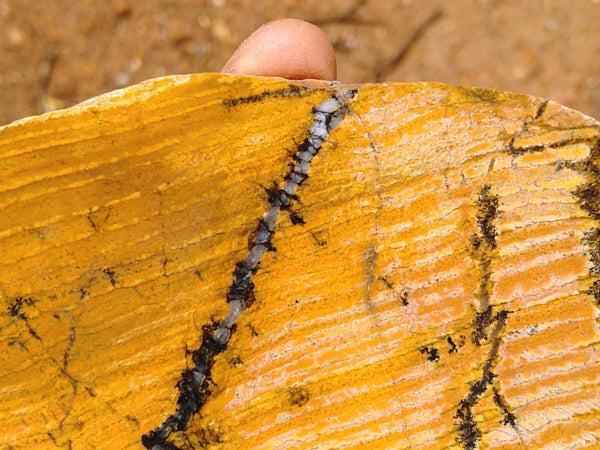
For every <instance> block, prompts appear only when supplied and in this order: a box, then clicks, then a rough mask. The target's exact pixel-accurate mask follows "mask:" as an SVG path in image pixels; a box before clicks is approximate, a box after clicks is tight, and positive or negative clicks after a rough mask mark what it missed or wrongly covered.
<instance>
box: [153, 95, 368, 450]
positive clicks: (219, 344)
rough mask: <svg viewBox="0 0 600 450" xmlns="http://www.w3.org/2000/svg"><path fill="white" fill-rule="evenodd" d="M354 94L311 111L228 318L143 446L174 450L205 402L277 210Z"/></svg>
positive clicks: (210, 332)
mask: <svg viewBox="0 0 600 450" xmlns="http://www.w3.org/2000/svg"><path fill="white" fill-rule="evenodd" d="M356 93H357V90H356V89H353V90H349V89H341V90H340V91H339V92H338V93H336V94H335V95H333V96H332V97H330V98H328V99H327V100H325V101H323V102H322V103H320V104H319V105H318V106H317V107H315V108H313V122H312V124H311V125H310V128H309V130H308V137H307V138H306V139H305V140H304V142H302V144H300V145H299V146H298V149H297V151H296V153H295V155H294V164H293V165H292V167H291V169H290V171H289V172H288V173H287V175H285V177H284V179H283V187H282V188H279V189H275V190H273V191H271V192H270V193H269V207H268V209H267V211H266V212H265V214H264V215H263V217H262V218H261V219H260V220H259V221H258V226H257V228H256V230H255V232H254V235H253V239H252V241H251V243H250V245H249V249H248V253H247V255H246V256H245V257H244V258H243V259H242V260H241V261H238V262H237V263H236V265H235V269H234V271H233V282H232V283H231V286H230V288H229V292H228V293H227V302H228V303H229V314H228V316H227V317H226V318H225V319H223V320H221V321H220V322H219V323H218V324H216V326H214V327H210V326H207V327H203V338H202V345H201V346H200V348H199V349H197V350H195V351H194V352H193V353H192V360H193V361H194V367H193V368H192V369H187V370H185V371H184V372H183V373H182V378H181V380H180V381H179V383H178V384H177V386H178V388H179V398H178V399H177V409H176V410H175V412H174V413H173V414H171V415H170V416H169V417H168V418H167V419H166V420H165V421H164V422H163V423H162V424H161V425H160V426H159V427H158V428H155V429H154V430H152V431H150V432H149V433H147V434H145V435H144V436H142V444H143V445H144V446H145V447H146V448H150V449H153V450H163V449H174V448H177V447H176V446H175V445H174V444H172V443H170V442H167V439H168V438H169V437H170V435H171V433H174V432H176V431H182V430H185V429H187V427H188V426H189V424H190V422H191V420H192V417H193V415H194V414H195V413H197V412H198V411H199V410H200V408H201V407H202V405H203V404H204V403H205V401H206V399H207V397H208V395H209V392H208V378H209V377H210V371H211V369H212V366H213V364H214V358H215V356H216V355H218V354H219V353H221V352H223V351H224V350H225V348H226V347H227V344H228V342H229V339H230V337H231V334H232V333H233V332H234V327H235V324H236V322H237V321H238V319H239V318H240V316H241V314H242V312H243V311H244V309H246V308H248V307H249V306H250V305H251V304H252V302H253V301H254V283H253V282H252V276H253V275H254V274H255V273H256V271H257V270H258V268H259V265H260V260H261V258H262V257H263V255H264V254H265V253H267V252H268V251H271V250H273V247H272V245H271V242H272V239H273V235H274V234H275V229H276V225H277V219H278V217H279V212H280V211H281V210H286V209H289V208H290V203H291V201H292V200H293V199H294V198H295V192H296V190H297V189H298V187H299V186H300V185H301V184H302V183H303V182H304V180H306V178H307V177H308V169H309V167H310V163H311V161H312V159H313V158H314V156H315V155H316V154H317V153H318V152H319V150H320V149H321V146H322V145H323V143H324V142H325V141H326V140H327V137H328V136H329V132H330V131H331V130H333V129H334V128H336V127H337V126H338V125H339V124H340V122H341V121H342V119H343V118H344V116H345V115H346V114H347V112H348V108H347V106H346V103H347V102H348V101H349V100H350V99H352V98H353V97H354V96H355V95H356Z"/></svg>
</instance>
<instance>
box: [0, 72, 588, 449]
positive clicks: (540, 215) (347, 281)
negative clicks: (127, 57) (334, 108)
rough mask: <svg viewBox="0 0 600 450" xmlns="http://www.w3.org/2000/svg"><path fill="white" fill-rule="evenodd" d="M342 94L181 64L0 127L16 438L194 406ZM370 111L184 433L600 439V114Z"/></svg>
mask: <svg viewBox="0 0 600 450" xmlns="http://www.w3.org/2000/svg"><path fill="white" fill-rule="evenodd" d="M340 89H341V87H340V86H338V85H335V84H327V83H321V84H320V85H315V84H312V85H308V84H306V85H305V84H301V83H296V82H289V81H285V80H281V79H265V78H249V77H248V78H246V77H231V76H224V75H217V74H208V75H207V74H205V75H192V76H177V77H166V78H161V79H156V80H150V81H148V82H145V83H142V84H140V85H136V86H132V87H130V88H127V89H124V90H121V91H116V92H113V93H110V94H106V95H104V96H101V97H98V98H96V99H92V100H89V101H87V102H85V103H83V104H81V105H78V106H75V107H73V108H70V109H66V110H63V111H56V112H53V113H49V114H46V115H43V116H39V117H32V118H28V119H24V120H21V121H18V122H15V123H13V124H11V125H8V126H6V127H3V128H0V212H1V214H0V248H1V251H2V253H1V255H2V257H1V258H0V304H1V305H2V309H1V310H0V347H1V351H0V404H1V407H0V423H2V429H1V431H0V447H3V448H4V447H6V448H13V449H35V448H54V447H55V446H56V447H60V448H73V449H87V448H111V449H114V448H139V447H141V446H142V444H141V442H142V441H141V439H142V436H143V435H148V433H149V432H150V431H151V430H153V429H156V428H157V427H160V426H161V424H162V423H163V421H165V419H167V417H169V415H171V414H173V413H174V412H175V410H176V403H177V399H178V397H179V390H178V386H181V385H182V384H181V378H182V372H183V371H184V370H186V369H190V368H192V367H194V361H193V359H194V356H193V352H194V351H195V350H197V349H198V348H199V347H200V346H201V343H202V339H203V338H202V336H203V333H208V334H209V335H210V333H211V332H212V330H213V329H214V326H213V324H217V323H219V321H221V320H222V319H223V318H225V317H226V316H227V314H228V312H229V306H228V303H227V295H228V290H229V289H230V285H231V284H232V273H233V271H234V269H235V267H236V263H237V262H239V261H241V260H242V259H243V258H244V257H245V255H246V254H247V253H248V248H249V242H251V240H252V236H253V235H254V234H255V232H256V230H257V224H258V223H259V222H258V221H259V219H261V218H262V217H263V215H264V214H265V212H266V211H267V209H268V207H269V199H270V198H271V197H270V195H271V196H272V192H273V191H274V190H276V189H277V188H282V187H283V182H284V181H283V180H284V176H285V175H286V174H288V173H289V171H290V170H291V169H290V164H293V162H294V159H293V155H294V152H296V151H297V149H298V147H299V146H301V145H302V142H303V141H304V140H305V139H306V138H307V136H308V129H309V127H310V125H311V123H312V121H313V108H314V107H316V106H317V105H319V104H320V103H321V102H323V101H324V100H326V99H327V98H329V97H330V96H332V95H333V94H335V93H336V92H337V91H339V90H340ZM347 107H348V113H347V115H346V116H345V117H344V118H343V120H342V121H341V123H340V124H339V126H338V127H337V128H335V129H332V130H331V132H330V134H329V137H328V138H327V140H326V141H325V143H324V144H323V146H322V148H321V149H320V151H319V153H318V154H317V155H316V156H315V157H314V159H313V160H312V162H311V164H310V168H309V173H308V174H309V177H308V178H307V179H306V181H304V182H303V183H302V184H301V185H300V186H299V187H298V189H297V190H296V192H295V196H296V197H295V198H293V199H292V202H291V205H290V208H289V211H287V210H281V211H280V214H279V219H278V225H277V228H276V230H275V232H274V234H273V236H272V242H271V244H272V247H273V251H270V252H268V253H267V254H265V255H264V256H263V257H262V259H261V261H260V265H259V266H258V267H257V268H256V270H255V273H254V275H253V277H252V281H253V283H254V298H255V301H254V303H252V304H251V305H250V306H248V307H247V308H246V309H245V310H244V311H243V313H242V315H241V317H240V318H239V320H238V322H237V324H236V326H235V327H234V329H233V333H232V336H231V340H230V341H229V342H228V344H227V347H226V348H225V350H224V351H222V352H221V353H219V354H217V355H216V357H214V365H213V366H212V368H211V371H210V377H209V383H208V386H207V389H206V390H205V391H204V394H205V395H207V396H206V398H205V402H204V404H203V405H202V406H201V408H200V411H199V412H198V413H196V414H195V415H194V416H193V418H192V420H191V423H190V424H189V426H188V427H187V429H186V430H184V431H180V432H174V433H171V435H170V436H169V437H168V439H167V442H168V443H173V444H175V445H177V446H179V447H181V448H201V447H203V446H208V447H209V448H237V449H258V448H265V449H266V448H277V449H281V448H339V447H344V448H409V447H410V448H415V447H418V448H447V447H451V448H454V447H456V448H475V447H477V446H479V447H481V448H491V447H498V448H507V449H508V448H540V447H543V446H544V445H550V446H554V445H555V446H569V447H570V448H594V447H595V446H597V445H598V443H599V441H600V364H599V363H600V344H599V342H600V319H599V316H600V310H599V302H600V223H599V220H600V197H599V195H600V167H599V162H600V143H599V142H600V128H599V124H598V122H596V121H594V120H593V119H591V118H589V117H585V116H584V115H582V114H580V113H577V112H575V111H572V110H569V109H566V108H563V107H561V106H559V105H557V104H555V103H552V102H546V101H544V100H541V99H537V98H533V97H529V96H525V95H518V94H512V93H507V92H499V91H493V90H487V89H474V88H464V87H456V86H446V85H442V84H436V83H420V84H379V85H362V86H358V87H357V92H356V94H355V95H354V97H353V98H352V99H350V100H348V102H347ZM274 185H276V186H277V188H274V187H273V186H274ZM270 193H271V194H270ZM293 222H299V223H295V224H294V223H293ZM211 327H212V328H211Z"/></svg>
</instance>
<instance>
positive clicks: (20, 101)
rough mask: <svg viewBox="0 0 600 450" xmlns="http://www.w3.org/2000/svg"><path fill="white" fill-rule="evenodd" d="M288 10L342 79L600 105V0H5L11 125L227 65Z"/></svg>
mask: <svg viewBox="0 0 600 450" xmlns="http://www.w3.org/2000/svg"><path fill="white" fill-rule="evenodd" d="M282 17H298V18H302V19H306V20H308V21H310V22H313V23H315V24H317V25H319V26H321V27H322V28H323V29H324V30H325V32H326V33H327V35H328V36H329V38H330V39H331V41H332V42H333V43H334V46H335V48H336V50H337V54H338V69H339V79H340V80H341V81H344V82H370V81H386V80H395V81H416V80H435V81H442V82H447V83H454V84H464V85H476V86H488V87H495V88H499V89H506V90H512V91H518V92H525V93H529V94H534V95H537V96H542V97H547V98H551V99H553V100H556V101H558V102H560V103H563V104H566V105H568V106H570V107H572V108H575V109H579V110H581V111H583V112H585V113H587V114H589V115H591V116H594V117H596V118H600V57H599V55H600V33H599V31H598V23H600V0H535V1H530V2H523V1H518V0H505V1H502V0H480V1H478V0H452V1H443V0H421V1H419V0H395V1H394V0H383V1H382V0H378V1H376V0H339V1H329V2H326V1H323V0H264V1H254V0H44V1H39V0H0V37H1V40H0V124H5V123H8V122H10V121H12V120H15V119H17V118H20V117H24V116H28V115H32V114H39V113H42V112H44V111H48V110H52V109H55V108H59V107H64V106H69V105H72V104H74V103H76V102H79V101H81V100H84V99H86V98H89V97H92V96H95V95H97V94H100V93H103V92H107V91H110V90H113V89H116V88H120V87H123V86H127V85H130V84H134V83H137V82H139V81H142V80H145V79H148V78H152V77H157V76H162V75H167V74H175V73H188V72H205V71H218V70H220V68H221V66H222V65H223V64H224V62H225V61H226V60H227V59H228V57H229V56H230V55H231V53H232V52H233V51H234V49H235V48H236V47H237V45H238V44H239V43H240V42H241V41H242V40H243V39H244V38H245V37H246V36H247V35H248V34H249V33H251V32H252V31H253V30H254V29H255V28H257V27H258V26H260V25H261V24H262V23H264V22H267V21H269V20H273V19H276V18H282Z"/></svg>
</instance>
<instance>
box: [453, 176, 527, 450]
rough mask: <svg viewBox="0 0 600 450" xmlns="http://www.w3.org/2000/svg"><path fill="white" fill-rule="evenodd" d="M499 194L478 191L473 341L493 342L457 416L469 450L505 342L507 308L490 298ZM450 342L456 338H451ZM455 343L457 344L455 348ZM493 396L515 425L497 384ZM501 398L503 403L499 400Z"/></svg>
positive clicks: (477, 432) (473, 254)
mask: <svg viewBox="0 0 600 450" xmlns="http://www.w3.org/2000/svg"><path fill="white" fill-rule="evenodd" d="M499 203H500V202H499V200H498V196H497V195H495V194H492V192H491V186H490V185H487V184H486V185H485V186H483V188H482V189H481V191H480V193H479V197H478V198H477V201H476V205H477V208H478V211H477V228H478V230H477V233H476V234H475V235H473V237H472V238H471V248H470V251H471V257H472V258H473V260H474V261H476V262H477V264H478V266H479V270H480V280H479V291H478V293H477V297H478V299H479V307H478V309H477V312H476V313H475V318H474V320H473V324H472V326H473V332H472V333H471V341H472V342H473V344H475V345H476V346H477V347H479V346H481V345H482V344H483V342H491V347H490V349H489V351H488V354H487V357H486V359H485V361H484V363H483V367H482V369H481V376H480V377H479V379H477V380H475V381H473V382H472V383H470V387H469V392H468V393H467V394H466V395H465V396H464V397H463V398H462V400H461V401H460V403H459V405H458V408H457V410H456V413H455V414H454V418H455V420H456V422H455V425H456V428H457V431H458V433H459V434H458V437H457V442H459V443H461V444H463V448H464V449H466V450H472V449H475V448H477V447H478V445H479V441H480V440H481V436H482V433H481V430H480V429H479V426H478V424H477V421H476V420H475V414H474V412H473V409H474V407H475V405H477V403H478V402H479V399H480V398H481V396H482V395H483V394H484V393H485V392H486V391H487V390H488V388H489V386H493V385H494V380H495V378H496V374H494V372H493V369H494V366H495V364H496V363H497V359H498V352H499V350H500V344H501V343H502V337H501V333H502V331H503V330H504V328H505V326H506V321H507V318H508V311H506V310H505V309H499V311H497V312H496V311H495V310H494V306H493V305H492V304H491V302H490V299H491V295H492V260H493V258H494V256H495V255H496V254H497V247H498V243H497V236H498V231H497V229H496V225H495V222H496V219H497V218H498V215H499ZM448 342H450V343H451V344H453V342H452V341H451V340H449V341H448ZM455 348H456V347H455V346H454V349H455ZM494 394H495V395H494V398H495V399H496V400H497V402H496V405H497V406H498V407H499V408H500V409H501V411H502V413H503V417H505V420H508V422H507V423H508V424H510V425H511V426H513V427H516V418H515V416H514V414H512V412H511V413H510V419H506V417H507V415H506V414H508V411H510V406H509V405H508V402H507V400H506V399H505V398H504V397H502V396H501V394H500V391H499V389H498V388H494ZM499 399H501V403H498V401H499Z"/></svg>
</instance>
